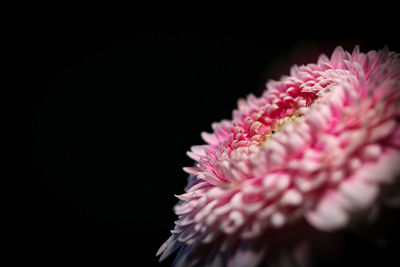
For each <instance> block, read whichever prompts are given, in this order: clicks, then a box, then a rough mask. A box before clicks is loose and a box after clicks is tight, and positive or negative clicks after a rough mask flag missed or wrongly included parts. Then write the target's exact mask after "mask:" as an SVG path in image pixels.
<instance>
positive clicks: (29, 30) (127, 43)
mask: <svg viewBox="0 0 400 267" xmlns="http://www.w3.org/2000/svg"><path fill="white" fill-rule="evenodd" d="M21 26H22V27H21V30H20V31H19V32H18V35H19V40H18V42H17V44H16V47H15V48H16V50H17V52H16V54H15V55H16V56H17V58H18V65H19V68H21V69H20V70H21V72H20V74H21V75H20V76H19V77H18V79H16V80H15V82H16V84H17V85H18V86H17V89H16V97H17V98H16V99H17V106H16V114H17V118H18V127H17V147H18V149H17V153H18V158H17V164H18V167H19V168H20V169H21V170H23V171H24V173H25V174H24V175H23V176H21V177H24V178H26V179H27V180H25V179H21V180H18V181H20V183H21V184H24V185H27V186H24V187H22V186H21V188H24V189H21V190H20V194H21V195H23V198H21V199H23V201H21V204H22V205H21V208H20V209H19V210H18V213H19V215H20V217H21V219H19V220H18V221H17V223H16V226H17V228H18V231H16V232H15V234H16V235H15V236H16V237H15V239H16V240H17V243H18V245H17V247H16V248H17V249H18V251H20V252H21V253H19V257H21V258H26V259H28V260H29V261H31V262H35V263H36V262H37V263H39V264H40V265H47V264H48V265H49V266H59V265H62V264H64V263H67V264H71V263H72V264H81V263H88V264H98V263H104V262H107V263H111V264H112V265H113V266H118V265H119V263H122V262H124V263H126V266H137V265H138V264H137V263H138V262H143V265H141V266H152V265H156V266H168V265H169V264H170V263H171V260H167V261H166V262H165V263H164V264H160V265H157V264H156V263H157V258H156V257H155V253H156V251H157V249H158V248H159V246H160V245H161V244H162V243H163V242H164V240H166V239H167V238H168V236H169V230H170V229H172V227H173V222H174V220H175V219H176V217H175V215H174V214H173V211H172V207H173V205H174V204H175V202H176V199H175V198H174V196H173V194H179V193H182V192H183V187H184V185H185V183H186V174H185V173H184V172H183V171H182V167H184V166H190V165H191V164H192V161H191V160H190V159H189V158H188V157H187V156H186V154H185V152H186V151H187V150H189V148H190V146H191V145H195V144H201V143H202V140H201V138H200V132H201V131H211V127H210V125H211V123H212V122H214V121H219V120H221V119H224V118H227V119H229V118H230V116H231V111H232V109H234V108H235V106H236V101H237V99H238V98H240V97H244V96H246V95H247V94H249V93H255V94H257V95H259V94H260V93H261V91H262V90H263V89H264V83H265V82H266V81H267V80H268V79H270V78H273V79H278V78H279V77H280V75H282V74H287V73H288V71H289V67H290V66H291V65H292V64H295V63H296V64H302V63H308V62H315V61H316V59H317V56H318V54H320V53H322V52H324V53H327V54H328V55H329V54H330V53H331V52H332V51H333V49H334V47H335V46H336V45H342V46H344V48H345V49H348V50H352V48H353V47H354V45H356V44H360V45H361V50H362V51H368V50H370V49H379V48H382V47H383V46H384V45H385V44H386V45H388V46H389V48H390V49H392V50H397V52H400V49H399V42H398V40H397V39H396V38H395V37H394V36H393V35H391V34H387V33H386V32H384V31H382V30H381V28H373V27H366V28H362V29H361V28H356V30H354V29H351V30H347V31H346V30H344V29H343V28H341V27H340V26H339V25H337V26H338V27H337V28H334V27H333V28H332V27H330V28H329V29H328V30H327V29H324V27H322V26H321V28H313V29H311V30H310V29H309V30H306V29H304V28H301V27H297V26H296V25H295V24H294V25H285V24H282V26H278V25H277V24H274V23H268V24H267V23H266V24H265V25H260V24H240V25H239V24H212V25H208V24H189V23H186V22H184V21H182V22H179V21H178V22H176V21H175V22H174V21H163V22H162V23H161V22H158V23H153V24H152V23H149V24H135V23H133V22H129V21H124V22H115V21H114V22H110V21H107V22H103V21H98V20H94V21H85V22H83V21H79V22H77V21H75V20H74V19H73V18H71V19H60V20H57V19H56V18H53V19H51V20H48V19H43V20H41V19H40V18H36V19H33V20H28V21H24V22H22V23H21Z"/></svg>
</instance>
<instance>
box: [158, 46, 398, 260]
mask: <svg viewBox="0 0 400 267" xmlns="http://www.w3.org/2000/svg"><path fill="white" fill-rule="evenodd" d="M399 103H400V60H399V54H396V53H394V52H389V51H388V50H387V49H383V50H380V51H378V52H376V51H370V52H368V53H366V54H365V53H361V52H360V51H359V48H358V47H355V49H354V50H353V52H352V53H351V54H350V53H349V52H346V51H344V50H343V49H342V48H341V47H338V48H336V49H335V51H334V52H333V54H332V56H331V57H330V58H328V57H327V56H325V55H321V56H320V57H319V59H318V62H317V63H316V64H308V65H305V66H293V67H292V68H291V70H290V76H284V77H282V78H281V80H280V81H269V82H268V83H267V89H266V90H265V92H264V93H263V94H262V96H261V97H256V96H254V95H249V96H248V97H247V99H240V100H239V101H238V108H237V109H236V110H234V111H233V116H232V120H224V121H222V122H220V123H214V124H212V128H213V130H214V132H213V133H205V132H203V133H202V137H203V139H204V140H205V142H206V143H207V144H205V145H201V146H193V147H192V148H191V151H190V152H188V155H189V157H191V158H192V159H194V160H195V161H196V164H195V165H194V166H193V167H186V168H184V170H185V171H186V172H188V173H189V174H190V176H189V182H188V185H187V187H186V188H185V190H186V192H185V193H184V194H182V195H178V196H177V197H178V198H179V199H180V201H179V203H178V204H177V205H176V206H175V213H176V214H177V215H178V216H179V219H178V220H177V221H176V222H175V224H176V225H175V229H174V230H172V236H171V237H170V238H169V239H168V240H167V241H166V242H165V243H164V245H163V246H162V247H161V248H160V250H159V252H158V254H159V255H160V254H162V256H161V260H162V259H164V258H165V257H167V256H168V255H170V254H171V253H172V252H173V251H175V250H176V249H178V248H180V250H179V252H178V256H177V258H176V265H177V266H197V265H199V266H203V265H204V266H256V265H257V264H258V263H259V262H261V261H265V259H266V258H268V255H269V253H268V251H270V248H271V247H274V245H275V244H274V242H275V241H274V240H276V239H277V238H276V233H280V234H282V233H285V231H294V232H296V227H297V225H300V224H301V222H306V223H307V224H308V225H309V226H311V227H312V228H314V229H317V230H319V231H333V230H338V229H342V228H346V227H349V226H350V225H352V224H356V223H358V222H359V220H362V219H363V218H365V216H362V215H364V214H368V213H369V211H371V210H372V207H373V206H379V205H382V204H383V202H384V201H385V196H386V195H390V194H392V193H393V191H394V190H398V184H399V179H398V178H396V176H397V175H398V174H399V173H400V123H399V121H400V104H399ZM299 227H300V226H299ZM289 229H291V230H289ZM276 242H278V241H276Z"/></svg>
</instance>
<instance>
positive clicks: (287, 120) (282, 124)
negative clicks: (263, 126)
mask: <svg viewBox="0 0 400 267" xmlns="http://www.w3.org/2000/svg"><path fill="white" fill-rule="evenodd" d="M302 117H303V115H301V114H295V115H291V116H287V117H284V118H282V119H279V120H277V121H276V123H274V125H273V127H272V128H271V131H270V132H268V133H266V134H264V135H263V136H262V137H261V138H260V141H259V146H263V145H264V143H265V142H266V141H268V140H269V139H270V138H271V137H272V136H273V135H274V134H275V133H277V132H280V131H282V130H283V129H284V128H285V126H286V125H287V124H289V123H293V122H295V121H296V120H297V119H299V118H302Z"/></svg>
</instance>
